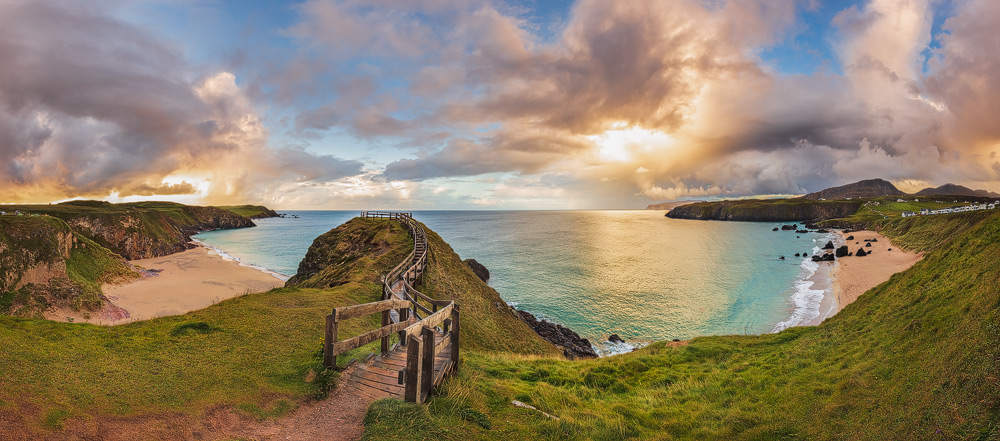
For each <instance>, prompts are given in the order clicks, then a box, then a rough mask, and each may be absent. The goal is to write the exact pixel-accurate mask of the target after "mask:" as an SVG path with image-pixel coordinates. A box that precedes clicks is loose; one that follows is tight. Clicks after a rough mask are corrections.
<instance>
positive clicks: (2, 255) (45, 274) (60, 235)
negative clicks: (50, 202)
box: [0, 216, 76, 291]
mask: <svg viewBox="0 0 1000 441" xmlns="http://www.w3.org/2000/svg"><path fill="white" fill-rule="evenodd" d="M5 218H6V219H2V220H0V226H2V227H3V228H2V232H0V291H14V290H17V289H19V288H21V287H23V286H24V285H27V284H29V283H35V284H46V283H48V282H49V280H50V279H53V278H60V277H61V278H64V279H66V278H68V277H67V275H66V261H65V259H69V257H70V251H71V250H72V249H73V247H74V246H75V245H76V237H75V236H74V235H73V232H72V231H70V229H69V228H66V227H65V224H63V225H59V224H60V223H59V222H55V221H53V220H49V219H44V220H37V219H30V218H15V217H12V216H5Z"/></svg>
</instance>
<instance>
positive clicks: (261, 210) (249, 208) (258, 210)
mask: <svg viewBox="0 0 1000 441" xmlns="http://www.w3.org/2000/svg"><path fill="white" fill-rule="evenodd" d="M217 208H221V209H223V210H229V211H231V212H233V213H236V214H238V215H240V216H243V217H247V218H250V219H263V218H268V217H278V213H277V212H275V211H274V210H272V209H270V208H267V207H265V206H263V205H220V206H218V207H217Z"/></svg>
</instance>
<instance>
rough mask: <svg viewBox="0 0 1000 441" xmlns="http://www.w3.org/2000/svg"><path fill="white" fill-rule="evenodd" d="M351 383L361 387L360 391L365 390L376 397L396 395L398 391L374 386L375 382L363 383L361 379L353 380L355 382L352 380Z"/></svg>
mask: <svg viewBox="0 0 1000 441" xmlns="http://www.w3.org/2000/svg"><path fill="white" fill-rule="evenodd" d="M351 384H352V385H353V386H354V387H356V388H358V389H361V390H362V391H364V392H367V393H368V394H370V395H372V396H375V397H378V398H385V397H391V396H398V395H399V391H398V390H391V389H390V388H388V387H387V388H384V389H383V388H381V387H380V386H376V385H375V384H369V383H365V382H362V381H355V382H353V383H351Z"/></svg>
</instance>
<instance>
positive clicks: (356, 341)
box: [333, 322, 412, 354]
mask: <svg viewBox="0 0 1000 441" xmlns="http://www.w3.org/2000/svg"><path fill="white" fill-rule="evenodd" d="M334 324H335V325H336V322H334ZM409 326H412V325H410V324H409V323H407V322H400V323H393V324H391V325H389V326H385V327H382V328H378V329H376V330H374V331H371V332H366V333H364V334H361V335H359V336H356V337H351V338H349V339H347V340H343V341H338V342H336V343H334V344H333V353H334V354H343V353H344V352H347V351H350V350H351V349H357V348H360V347H362V346H364V345H366V344H368V343H371V342H373V341H375V340H378V339H380V338H382V337H385V336H387V335H389V334H392V333H393V332H399V331H403V330H405V329H407V327H409Z"/></svg>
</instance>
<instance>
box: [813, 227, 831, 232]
mask: <svg viewBox="0 0 1000 441" xmlns="http://www.w3.org/2000/svg"><path fill="white" fill-rule="evenodd" d="M816 232H817V233H829V232H830V230H827V229H824V228H820V229H818V230H816Z"/></svg>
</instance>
